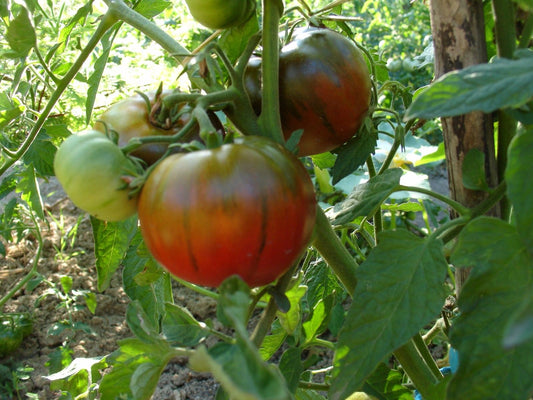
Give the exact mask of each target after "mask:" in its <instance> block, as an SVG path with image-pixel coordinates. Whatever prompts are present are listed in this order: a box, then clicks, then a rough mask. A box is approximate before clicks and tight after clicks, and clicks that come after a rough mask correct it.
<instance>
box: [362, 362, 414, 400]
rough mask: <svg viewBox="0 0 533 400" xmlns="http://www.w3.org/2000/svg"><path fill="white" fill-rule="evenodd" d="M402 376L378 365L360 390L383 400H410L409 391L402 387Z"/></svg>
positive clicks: (382, 364) (410, 394)
mask: <svg viewBox="0 0 533 400" xmlns="http://www.w3.org/2000/svg"><path fill="white" fill-rule="evenodd" d="M403 379H404V375H403V374H402V373H401V372H399V371H397V370H395V369H391V368H389V367H388V366H387V365H385V364H384V363H380V364H379V365H378V366H377V368H376V369H375V370H374V372H373V373H372V375H370V377H369V378H368V379H367V380H366V382H365V384H364V386H363V387H362V390H363V391H364V392H365V393H368V394H369V395H372V396H375V397H377V398H378V399H383V400H412V398H413V395H412V393H411V390H409V389H407V388H406V387H405V386H404V385H403Z"/></svg>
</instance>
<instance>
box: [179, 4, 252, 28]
mask: <svg viewBox="0 0 533 400" xmlns="http://www.w3.org/2000/svg"><path fill="white" fill-rule="evenodd" d="M186 3H187V6H188V7H189V11H190V13H191V15H192V16H193V18H194V19H195V20H196V21H198V22H199V23H201V24H202V25H203V26H205V27H207V28H210V29H225V28H230V27H232V26H237V25H239V24H242V23H243V22H245V21H246V20H247V19H248V18H249V17H250V15H251V13H252V12H253V11H254V10H255V2H254V1H252V0H186Z"/></svg>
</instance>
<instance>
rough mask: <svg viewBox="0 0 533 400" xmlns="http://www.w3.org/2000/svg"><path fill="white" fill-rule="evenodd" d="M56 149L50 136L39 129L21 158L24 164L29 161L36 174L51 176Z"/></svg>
mask: <svg viewBox="0 0 533 400" xmlns="http://www.w3.org/2000/svg"><path fill="white" fill-rule="evenodd" d="M56 151H57V147H56V146H55V145H54V144H53V143H52V141H51V140H50V137H49V136H48V135H47V134H46V132H45V131H44V130H41V131H40V132H39V134H38V135H37V137H36V138H35V141H34V142H33V143H32V145H31V146H30V148H29V149H28V151H26V153H24V156H23V157H22V159H23V160H24V163H25V164H26V165H28V164H30V163H31V164H32V165H33V166H34V167H35V171H36V172H37V174H38V175H40V176H53V175H54V156H55V154H56Z"/></svg>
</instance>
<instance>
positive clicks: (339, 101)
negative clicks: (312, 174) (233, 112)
mask: <svg viewBox="0 0 533 400" xmlns="http://www.w3.org/2000/svg"><path fill="white" fill-rule="evenodd" d="M260 68H261V60H260V59H259V58H252V59H251V60H250V62H249V64H248V68H247V72H246V75H245V86H246V89H247V92H248V95H249V97H250V101H251V103H252V106H253V108H254V110H255V111H256V113H257V114H259V113H260V112H261V70H260ZM371 87H372V86H371V80H370V75H369V72H368V68H367V65H366V62H365V60H364V58H363V55H362V54H361V52H360V50H359V49H358V48H357V46H356V45H355V44H354V43H353V42H352V41H351V40H349V39H347V38H346V37H344V36H343V35H341V34H339V33H337V32H334V31H331V30H328V29H309V30H305V31H303V32H299V33H297V34H296V35H295V37H294V39H293V40H292V41H291V42H290V43H289V44H287V45H286V46H284V47H283V48H282V49H281V53H280V56H279V102H280V114H281V124H282V128H283V133H284V135H285V138H286V139H288V138H289V137H290V135H291V134H292V133H293V132H294V131H296V130H298V129H303V135H302V137H301V140H300V143H299V146H298V147H299V153H298V155H300V156H307V155H312V154H318V153H323V152H325V151H329V150H332V149H334V148H336V147H338V146H340V145H342V144H343V143H344V142H346V141H347V140H348V139H350V138H351V137H352V136H354V135H356V134H357V132H358V130H359V128H360V126H361V124H362V122H363V120H364V118H365V116H366V114H367V111H368V109H369V106H370V98H371Z"/></svg>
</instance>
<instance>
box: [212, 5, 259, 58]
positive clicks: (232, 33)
mask: <svg viewBox="0 0 533 400" xmlns="http://www.w3.org/2000/svg"><path fill="white" fill-rule="evenodd" d="M258 31H259V22H258V20H257V14H256V13H254V15H253V16H252V17H251V18H250V19H249V20H248V21H246V22H245V23H244V24H243V25H239V26H235V27H232V28H229V29H226V30H224V32H223V33H222V36H221V37H220V39H219V41H218V44H219V46H220V47H221V48H222V50H223V51H224V53H225V54H226V55H227V56H228V58H229V60H230V61H231V62H235V61H237V59H238V58H239V56H240V55H241V53H242V52H243V51H244V49H245V48H246V46H247V45H248V40H250V38H251V37H252V36H253V35H255V34H256V33H257V32H258Z"/></svg>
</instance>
